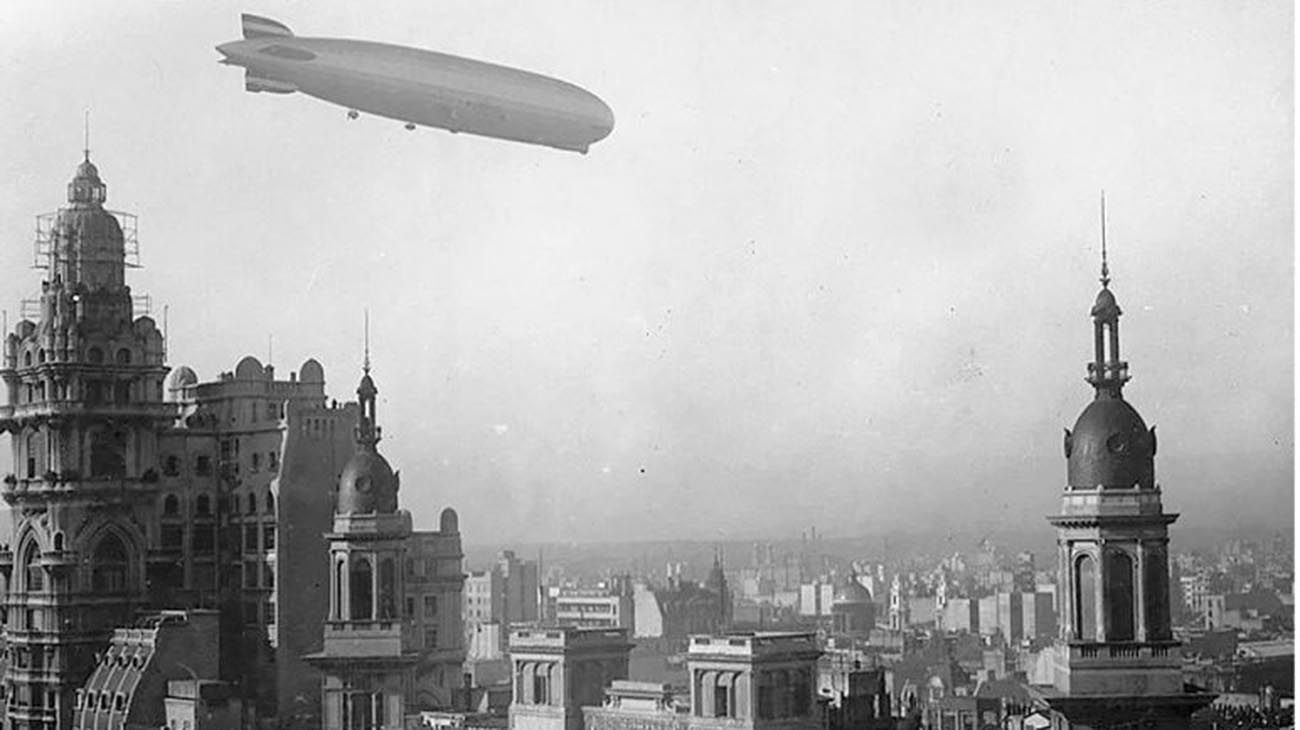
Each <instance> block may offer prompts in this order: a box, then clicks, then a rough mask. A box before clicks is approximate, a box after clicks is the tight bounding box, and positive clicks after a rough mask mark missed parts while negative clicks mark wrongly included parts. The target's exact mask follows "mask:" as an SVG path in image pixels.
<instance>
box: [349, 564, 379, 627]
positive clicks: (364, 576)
mask: <svg viewBox="0 0 1300 730" xmlns="http://www.w3.org/2000/svg"><path fill="white" fill-rule="evenodd" d="M373 576H374V571H373V569H372V568H371V567H370V561H369V560H367V559H366V558H357V559H355V560H353V561H352V569H351V571H350V572H349V575H348V584H349V588H350V589H351V590H350V591H349V595H348V603H350V604H351V608H352V611H351V614H352V615H351V616H350V618H351V619H352V620H353V621H365V620H369V619H371V618H374V607H373V606H372V605H371V604H372V603H373V597H374V593H373V592H372V586H371V581H372V580H373Z"/></svg>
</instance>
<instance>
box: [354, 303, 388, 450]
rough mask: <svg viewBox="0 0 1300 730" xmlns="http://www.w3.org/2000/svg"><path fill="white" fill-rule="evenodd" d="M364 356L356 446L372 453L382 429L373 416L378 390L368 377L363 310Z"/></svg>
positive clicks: (367, 336)
mask: <svg viewBox="0 0 1300 730" xmlns="http://www.w3.org/2000/svg"><path fill="white" fill-rule="evenodd" d="M364 342H365V345H364V347H365V355H364V357H363V359H362V361H361V363H362V364H361V383H360V384H359V385H357V403H358V404H359V405H360V406H361V415H360V417H359V418H358V420H357V445H358V446H360V447H361V448H363V449H367V450H371V451H373V450H374V448H375V444H377V443H379V439H380V438H381V435H382V429H380V428H379V426H378V425H377V421H378V419H377V418H376V414H375V396H376V395H378V393H379V389H378V388H376V387H375V380H374V378H372V377H370V310H369V309H367V310H365V340H364Z"/></svg>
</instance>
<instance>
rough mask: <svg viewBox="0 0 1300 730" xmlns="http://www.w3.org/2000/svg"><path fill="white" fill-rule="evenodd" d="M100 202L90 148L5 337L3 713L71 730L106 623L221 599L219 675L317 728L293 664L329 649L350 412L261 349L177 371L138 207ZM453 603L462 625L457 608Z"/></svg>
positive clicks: (262, 707) (1, 412) (307, 681)
mask: <svg viewBox="0 0 1300 730" xmlns="http://www.w3.org/2000/svg"><path fill="white" fill-rule="evenodd" d="M106 199H107V187H106V185H105V184H104V182H103V180H102V179H101V178H100V176H99V171H98V169H97V168H96V167H95V165H94V164H92V163H91V162H90V160H89V155H87V156H86V159H84V160H83V161H82V163H81V164H80V165H79V166H78V167H77V169H76V172H75V175H74V177H73V179H72V182H71V183H70V184H69V186H68V205H67V206H66V207H64V208H62V209H60V210H59V211H58V212H56V213H52V214H46V215H41V216H38V217H37V240H36V263H37V265H38V267H39V268H42V269H43V270H44V281H42V283H41V293H40V297H39V299H37V300H36V301H33V302H24V306H23V315H24V316H23V318H22V319H21V320H20V321H19V322H18V323H17V325H16V326H15V327H14V329H13V331H12V333H10V334H8V335H7V336H6V338H5V343H4V359H3V363H2V366H0V378H3V379H4V382H5V389H6V394H7V397H8V404H7V405H5V406H4V407H0V428H3V429H4V430H5V431H7V432H8V433H9V434H10V436H11V441H12V447H13V465H14V472H13V473H12V474H10V475H8V476H7V477H5V479H4V483H3V487H2V488H0V494H2V496H3V497H4V499H5V501H6V502H7V503H8V505H9V507H10V512H11V516H12V520H13V529H12V535H13V550H9V549H7V548H6V549H3V550H0V573H3V574H4V577H5V579H6V581H5V582H6V601H5V613H4V616H5V618H4V622H5V625H4V633H5V637H4V640H5V643H6V644H7V645H8V646H9V647H10V648H11V651H10V653H9V656H8V658H7V661H4V662H3V666H4V669H3V671H4V685H3V689H2V690H0V692H2V694H3V697H4V698H5V700H6V701H5V702H4V703H2V704H0V715H3V716H4V718H5V721H6V723H7V724H6V727H8V728H13V729H14V730H18V729H19V728H21V729H22V730H54V729H55V728H67V727H71V726H72V724H73V722H74V720H73V708H74V705H75V701H74V700H75V692H76V690H78V689H81V688H82V687H83V685H84V684H85V682H86V680H87V678H88V677H89V676H90V675H91V672H92V670H93V669H94V668H95V662H96V659H95V657H96V654H97V653H101V652H102V651H103V650H105V649H106V648H107V646H108V643H109V640H110V639H111V638H112V636H113V631H114V629H116V628H119V627H123V626H130V625H131V624H132V621H133V620H134V618H135V617H136V616H137V615H138V614H139V613H141V612H142V611H149V612H154V611H159V610H167V609H218V610H219V612H220V613H219V615H220V624H221V631H220V637H221V638H220V640H221V644H220V652H219V653H220V657H219V658H220V662H219V665H220V671H221V674H222V676H221V677H220V678H219V679H221V680H226V681H227V682H230V689H232V691H234V692H235V694H236V695H237V698H238V703H239V704H242V705H244V706H246V707H247V709H248V710H249V711H250V713H253V714H257V715H260V716H263V717H265V716H270V715H276V716H278V718H279V719H280V720H281V721H282V722H284V723H285V724H287V725H295V724H297V725H308V726H314V725H317V724H318V720H317V718H316V717H315V716H316V715H317V714H318V713H319V709H320V703H319V701H318V699H317V698H318V697H319V694H318V693H319V687H320V679H319V675H317V674H316V673H315V672H314V671H313V670H312V669H311V668H310V667H308V666H307V665H306V664H304V663H303V662H302V660H301V658H300V657H301V655H302V654H304V653H307V652H310V651H317V650H319V649H320V648H321V642H322V635H321V625H322V622H323V620H324V618H325V612H326V607H327V605H328V600H327V599H328V595H327V588H328V565H327V564H326V563H325V562H324V561H322V560H321V559H320V556H321V555H323V554H325V551H326V543H325V540H324V538H323V534H324V533H325V532H327V531H328V530H329V529H330V525H331V520H332V519H333V512H334V497H333V487H334V485H335V484H336V483H337V481H336V480H337V478H338V474H339V472H340V471H341V470H342V468H343V465H344V464H346V463H347V462H348V460H349V458H350V457H351V456H352V452H353V448H354V443H353V438H352V434H353V431H354V426H355V424H356V421H357V417H358V416H357V414H358V409H357V406H356V405H355V404H343V405H339V404H337V403H333V402H330V401H329V400H328V399H327V398H326V395H325V373H324V369H323V368H322V367H321V366H320V364H319V363H317V362H316V361H315V360H307V361H306V362H305V363H303V365H302V366H301V368H300V370H299V372H297V373H293V372H291V373H289V378H288V380H282V379H277V378H276V376H275V371H274V369H273V368H272V367H271V366H270V365H265V366H264V365H262V363H260V362H258V361H257V360H256V358H252V357H246V358H244V359H242V360H240V361H239V363H238V365H237V366H236V367H235V368H234V370H233V371H232V372H228V373H223V374H222V375H221V376H220V377H219V378H218V379H216V380H214V381H211V382H200V381H199V378H198V377H197V375H196V374H195V373H194V371H193V370H191V369H190V368H188V367H185V366H180V367H177V368H175V369H173V370H171V371H170V373H169V372H168V371H167V368H166V365H165V364H164V361H165V347H164V344H165V343H164V340H163V333H162V332H160V331H159V330H158V328H157V326H156V325H155V323H154V321H153V319H151V318H150V317H149V316H147V313H146V312H145V311H144V310H145V308H144V307H142V306H141V305H142V304H144V303H145V302H146V301H147V297H141V296H139V295H136V294H134V293H133V292H132V291H131V289H130V287H129V286H127V283H126V273H127V270H128V269H130V268H133V267H135V266H137V265H138V258H139V256H138V243H137V241H136V239H135V218H134V216H131V215H130V214H127V213H118V212H113V211H109V210H107V209H106V208H105V207H104V203H105V201H106ZM439 580H441V578H439ZM449 580H451V578H449ZM454 580H459V574H458V573H457V574H456V577H455V578H454ZM458 602H459V599H458V597H457V600H456V601H454V602H453V603H452V604H449V605H451V606H453V607H455V606H457V605H458ZM443 616H444V617H447V618H445V619H444V620H447V621H449V622H451V623H449V624H448V627H447V631H453V632H454V633H456V634H457V635H458V632H459V625H458V624H459V611H457V610H455V609H454V608H453V609H452V610H445V611H444V612H443ZM205 681H207V680H205ZM223 691H224V690H223ZM295 721H297V722H295Z"/></svg>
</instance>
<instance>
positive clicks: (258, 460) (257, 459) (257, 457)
mask: <svg viewBox="0 0 1300 730" xmlns="http://www.w3.org/2000/svg"><path fill="white" fill-rule="evenodd" d="M261 468H262V455H261V454H259V453H257V452H256V451H254V452H253V463H252V465H251V466H250V467H249V469H250V470H251V471H258V470H260V469H261Z"/></svg>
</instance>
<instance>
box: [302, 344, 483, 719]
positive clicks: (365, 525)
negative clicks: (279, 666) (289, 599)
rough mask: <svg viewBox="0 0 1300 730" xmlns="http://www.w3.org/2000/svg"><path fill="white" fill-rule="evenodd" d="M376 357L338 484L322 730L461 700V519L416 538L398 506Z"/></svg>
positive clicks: (319, 662)
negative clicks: (381, 418)
mask: <svg viewBox="0 0 1300 730" xmlns="http://www.w3.org/2000/svg"><path fill="white" fill-rule="evenodd" d="M377 393H378V391H377V389H376V388H375V383H374V380H373V379H371V377H370V363H369V357H367V358H366V365H365V374H364V375H363V376H362V378H361V384H360V385H359V386H358V387H357V397H358V400H359V402H360V410H361V412H360V417H359V421H358V425H357V433H356V440H357V443H356V451H355V453H354V454H353V455H352V459H351V460H350V461H349V462H348V464H347V466H346V467H344V469H343V474H342V475H341V476H340V477H339V484H338V493H337V501H336V503H335V509H334V529H333V531H332V532H331V533H330V534H328V535H326V539H327V540H328V541H329V566H330V578H329V584H330V598H329V616H328V618H327V619H326V622H325V637H324V644H323V649H322V651H321V652H319V653H316V654H311V655H308V656H307V657H304V658H305V659H306V660H307V661H309V662H311V663H312V664H313V665H314V666H316V667H317V668H319V669H320V670H321V672H322V673H323V675H324V677H323V693H324V696H323V701H324V713H323V716H324V720H323V723H322V727H323V728H324V730H380V729H382V728H401V727H403V722H404V718H405V716H406V715H407V714H409V713H410V712H411V711H412V710H414V709H447V708H449V707H451V706H452V704H453V702H455V697H454V687H457V686H459V681H460V669H459V668H460V665H461V663H462V662H463V661H464V659H465V652H464V649H463V647H462V644H461V641H462V636H461V635H462V631H461V626H460V613H459V606H460V604H461V590H462V585H463V582H464V575H463V571H462V559H463V556H462V553H461V549H460V528H459V524H458V519H457V516H456V513H455V512H454V511H453V510H451V509H446V510H443V513H442V516H441V522H440V530H439V531H438V532H413V531H412V529H411V514H410V513H409V512H407V511H405V510H401V509H399V508H398V504H397V490H398V482H399V479H398V475H397V474H396V473H394V472H393V469H392V467H390V466H389V464H388V460H387V459H385V458H384V457H383V456H382V455H380V453H379V451H378V450H377V448H376V445H377V444H378V443H379V439H380V435H381V433H380V429H379V427H378V425H377V422H376V413H375V396H376V395H377Z"/></svg>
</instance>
